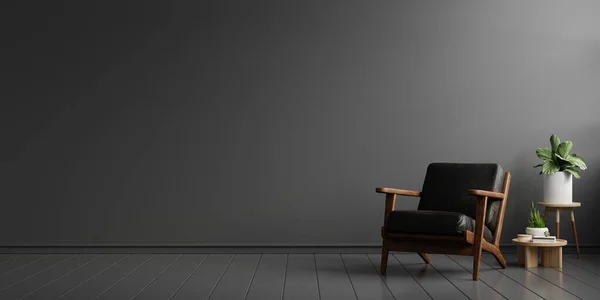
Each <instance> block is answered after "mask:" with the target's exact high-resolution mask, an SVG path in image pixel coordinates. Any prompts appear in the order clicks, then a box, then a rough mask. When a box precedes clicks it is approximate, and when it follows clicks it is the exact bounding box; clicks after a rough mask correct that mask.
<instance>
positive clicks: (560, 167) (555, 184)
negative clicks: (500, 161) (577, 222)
mask: <svg viewBox="0 0 600 300" xmlns="http://www.w3.org/2000/svg"><path fill="white" fill-rule="evenodd" d="M550 146H551V147H550V148H538V149H536V150H535V153H536V154H537V156H538V157H539V158H540V159H541V160H542V163H541V164H539V165H536V166H534V168H537V167H541V168H542V170H541V171H540V174H543V175H544V202H547V203H572V202H573V177H575V178H579V171H581V170H585V169H587V166H586V165H585V162H584V161H583V157H581V156H578V155H577V154H569V152H571V149H572V148H573V142H571V141H564V142H562V143H561V142H560V139H559V138H558V137H557V136H556V135H554V134H553V135H552V136H550Z"/></svg>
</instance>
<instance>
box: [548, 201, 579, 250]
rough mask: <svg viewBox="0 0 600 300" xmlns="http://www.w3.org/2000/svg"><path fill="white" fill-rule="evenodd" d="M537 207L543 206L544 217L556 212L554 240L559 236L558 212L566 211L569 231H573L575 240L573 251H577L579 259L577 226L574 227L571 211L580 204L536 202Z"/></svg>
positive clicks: (573, 217) (573, 215)
mask: <svg viewBox="0 0 600 300" xmlns="http://www.w3.org/2000/svg"><path fill="white" fill-rule="evenodd" d="M538 204H539V205H541V206H543V207H544V208H545V209H544V216H545V217H546V218H547V217H548V212H551V211H555V212H556V238H557V239H558V238H559V236H560V211H561V210H567V211H569V212H570V215H571V229H573V239H574V240H575V249H577V257H579V241H578V239H577V226H575V213H574V212H573V209H574V208H575V207H580V206H581V203H580V202H573V203H546V202H538Z"/></svg>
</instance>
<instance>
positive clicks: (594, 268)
mask: <svg viewBox="0 0 600 300" xmlns="http://www.w3.org/2000/svg"><path fill="white" fill-rule="evenodd" d="M563 261H567V262H569V263H571V264H574V265H576V266H578V267H580V268H582V269H585V270H588V271H589V272H591V273H594V274H596V275H599V276H600V255H590V254H582V255H581V257H580V258H577V256H576V255H573V254H569V255H564V257H563Z"/></svg>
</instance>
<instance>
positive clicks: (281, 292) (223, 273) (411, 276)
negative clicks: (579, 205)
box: [0, 253, 600, 300]
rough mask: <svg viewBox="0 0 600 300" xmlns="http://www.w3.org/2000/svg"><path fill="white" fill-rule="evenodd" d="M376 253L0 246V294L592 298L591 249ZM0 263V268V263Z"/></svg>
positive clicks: (11, 299)
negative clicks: (540, 256) (503, 264)
mask: <svg viewBox="0 0 600 300" xmlns="http://www.w3.org/2000/svg"><path fill="white" fill-rule="evenodd" d="M430 257H431V264H430V265H427V264H425V263H424V262H423V261H422V260H421V258H420V257H419V256H418V255H417V254H415V253H396V254H393V255H390V257H389V262H388V271H387V274H386V275H385V276H383V275H380V274H379V261H380V258H381V257H380V255H379V254H373V253H369V254H365V253H362V254H357V253H346V254H340V253H337V254H333V253H316V254H305V253H302V254H269V253H268V254H247V253H242V254H100V253H99V254H49V255H45V254H35V255H34V254H7V255H0V260H3V261H2V262H1V263H0V270H3V272H2V274H0V299H2V300H18V299H24V300H42V299H43V300H45V299H61V300H65V299H70V300H75V299H77V300H80V299H111V300H121V299H124V300H125V299H126V300H130V299H136V300H140V299H143V300H159V299H165V300H170V299H175V300H183V299H204V300H207V299H211V300H221V299H227V300H230V299H231V300H236V299H239V300H281V299H286V300H289V299H291V300H294V299H303V300H304V299H306V300H313V299H314V300H338V299H339V300H352V299H357V300H359V299H373V300H374V299H385V300H393V299H417V300H419V299H425V300H426V299H483V300H499V299H519V300H520V299H526V300H539V299H567V300H569V299H600V255H582V257H581V258H580V259H578V258H577V257H576V256H574V255H565V257H564V262H563V268H562V269H554V268H543V267H538V268H531V269H524V268H522V267H519V266H517V265H516V255H515V254H506V255H505V258H506V260H507V262H508V267H507V268H506V269H502V268H500V266H499V265H498V263H497V262H496V261H495V259H494V258H493V257H492V256H491V255H484V256H483V259H482V264H481V269H480V279H479V281H473V280H471V276H472V275H471V274H472V269H471V268H472V265H473V259H472V257H468V256H455V255H430ZM2 268H3V269H2Z"/></svg>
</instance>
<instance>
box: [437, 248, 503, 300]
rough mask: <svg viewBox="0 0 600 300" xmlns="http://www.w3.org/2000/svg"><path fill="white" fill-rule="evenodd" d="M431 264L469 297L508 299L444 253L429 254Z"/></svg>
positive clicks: (490, 299)
mask: <svg viewBox="0 0 600 300" xmlns="http://www.w3.org/2000/svg"><path fill="white" fill-rule="evenodd" d="M429 256H430V258H431V265H432V266H433V267H434V268H435V269H436V270H437V271H438V272H440V273H441V274H442V276H444V277H445V278H446V279H447V280H448V281H450V283H452V285H454V286H455V287H456V288H458V289H459V290H460V291H461V292H462V293H463V294H465V295H466V296H467V297H469V299H485V300H500V299H506V298H505V297H504V296H502V295H501V294H500V293H498V292H497V291H495V290H494V289H492V288H491V287H490V286H489V285H487V284H486V283H485V281H483V280H477V281H474V280H473V276H472V275H471V273H469V272H466V271H465V269H464V268H463V267H461V266H460V265H459V264H457V263H456V262H455V261H453V260H452V259H450V258H449V257H448V256H446V255H443V254H434V255H429Z"/></svg>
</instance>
